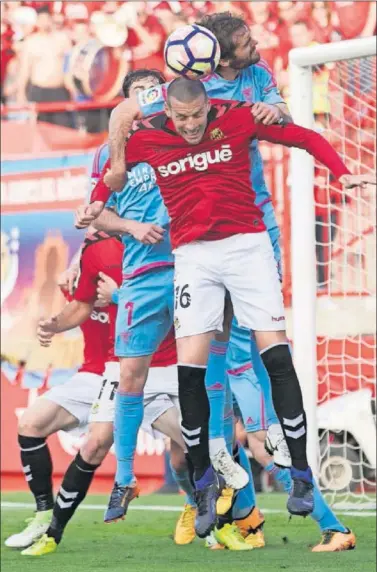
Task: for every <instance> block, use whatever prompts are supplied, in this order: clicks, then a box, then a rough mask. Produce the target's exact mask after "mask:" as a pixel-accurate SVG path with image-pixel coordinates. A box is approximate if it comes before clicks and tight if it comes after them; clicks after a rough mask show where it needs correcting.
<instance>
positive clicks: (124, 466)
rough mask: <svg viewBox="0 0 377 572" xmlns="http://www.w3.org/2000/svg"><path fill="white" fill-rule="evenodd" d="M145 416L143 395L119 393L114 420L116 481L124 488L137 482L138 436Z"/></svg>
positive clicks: (116, 398) (117, 394) (119, 391)
mask: <svg viewBox="0 0 377 572" xmlns="http://www.w3.org/2000/svg"><path fill="white" fill-rule="evenodd" d="M143 414H144V404H143V393H126V392H122V391H121V390H118V391H117V393H116V397H115V420H114V444H115V455H116V459H117V471H116V478H115V480H116V482H117V484H118V485H121V486H123V487H124V486H129V485H132V484H133V483H134V482H135V477H134V472H133V465H134V457H135V449H136V443H137V434H138V432H139V429H140V426H141V423H142V421H143Z"/></svg>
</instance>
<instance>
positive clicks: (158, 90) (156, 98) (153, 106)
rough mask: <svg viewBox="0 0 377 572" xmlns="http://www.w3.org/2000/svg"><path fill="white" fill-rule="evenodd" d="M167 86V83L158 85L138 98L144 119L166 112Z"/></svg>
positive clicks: (141, 93)
mask: <svg viewBox="0 0 377 572" xmlns="http://www.w3.org/2000/svg"><path fill="white" fill-rule="evenodd" d="M167 86H168V84H167V83H165V84H164V85H156V86H155V87H151V88H149V89H146V90H144V91H141V92H140V93H139V94H138V96H137V98H138V102H139V105H140V109H141V112H142V114H143V117H148V116H149V115H153V114H154V113H160V112H161V111H163V110H164V105H165V95H166V89H167Z"/></svg>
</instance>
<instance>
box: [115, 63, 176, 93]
mask: <svg viewBox="0 0 377 572" xmlns="http://www.w3.org/2000/svg"><path fill="white" fill-rule="evenodd" d="M146 77H154V78H156V79H157V81H158V83H159V84H160V85H162V84H163V83H165V82H166V79H165V76H164V74H163V73H161V72H160V71H159V70H155V69H151V70H149V69H147V68H143V69H139V70H134V71H130V72H128V74H127V75H126V77H125V78H124V80H123V85H122V91H123V95H124V97H129V96H130V89H131V86H132V84H133V83H134V82H135V81H138V80H139V79H145V78H146Z"/></svg>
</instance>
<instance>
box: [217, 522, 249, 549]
mask: <svg viewBox="0 0 377 572" xmlns="http://www.w3.org/2000/svg"><path fill="white" fill-rule="evenodd" d="M213 535H214V537H215V538H216V540H217V542H218V543H219V544H222V545H223V546H225V548H227V549H228V550H253V547H252V546H251V545H250V544H247V543H246V541H245V539H244V537H243V536H242V534H241V532H240V529H239V528H238V526H237V525H236V524H229V523H228V524H225V525H224V526H223V527H222V528H217V527H215V528H214V530H213Z"/></svg>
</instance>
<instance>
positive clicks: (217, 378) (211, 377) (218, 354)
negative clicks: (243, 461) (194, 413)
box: [205, 340, 228, 456]
mask: <svg viewBox="0 0 377 572" xmlns="http://www.w3.org/2000/svg"><path fill="white" fill-rule="evenodd" d="M227 348H228V342H218V341H216V340H213V341H212V342H211V346H210V352H209V357H208V364H207V372H206V376H205V387H206V391H207V395H208V400H209V410H210V414H209V440H210V441H209V450H210V453H211V455H212V456H213V455H215V454H216V453H217V452H218V451H219V450H221V449H225V446H226V445H225V439H224V407H225V391H226V390H225V383H226V380H225V377H226V374H225V362H226V351H227Z"/></svg>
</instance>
